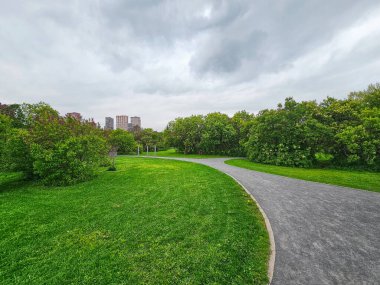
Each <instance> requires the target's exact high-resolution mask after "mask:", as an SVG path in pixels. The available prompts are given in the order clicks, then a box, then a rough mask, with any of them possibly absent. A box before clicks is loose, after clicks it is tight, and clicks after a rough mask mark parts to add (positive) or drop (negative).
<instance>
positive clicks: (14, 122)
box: [0, 103, 136, 185]
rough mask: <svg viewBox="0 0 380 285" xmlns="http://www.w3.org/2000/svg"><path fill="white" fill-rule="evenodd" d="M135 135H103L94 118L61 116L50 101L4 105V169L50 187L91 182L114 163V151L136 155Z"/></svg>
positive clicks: (0, 148)
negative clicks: (99, 171)
mask: <svg viewBox="0 0 380 285" xmlns="http://www.w3.org/2000/svg"><path fill="white" fill-rule="evenodd" d="M135 148H136V141H135V138H134V136H133V134H131V133H129V132H127V131H123V130H115V131H104V130H102V129H101V128H100V127H99V126H98V125H96V124H95V123H94V122H93V121H91V120H82V119H81V120H78V119H75V118H72V117H70V116H60V115H59V113H58V112H57V111H56V110H54V109H53V108H52V107H50V106H49V105H47V104H45V103H38V104H21V105H19V104H12V105H1V104H0V168H1V170H2V171H19V172H23V173H24V174H25V177H26V178H28V179H34V180H39V181H41V182H42V183H43V184H46V185H68V184H74V183H77V182H81V181H85V180H89V179H91V178H92V177H94V176H95V175H96V173H97V172H98V170H99V166H100V165H103V166H107V165H109V162H110V161H109V156H108V154H109V152H110V151H111V150H116V151H118V153H119V154H128V153H131V152H134V151H135Z"/></svg>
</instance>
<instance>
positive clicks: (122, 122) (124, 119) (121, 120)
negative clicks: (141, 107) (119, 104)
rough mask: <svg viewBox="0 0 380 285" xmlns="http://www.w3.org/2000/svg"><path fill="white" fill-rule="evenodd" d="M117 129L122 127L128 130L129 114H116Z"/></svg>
mask: <svg viewBox="0 0 380 285" xmlns="http://www.w3.org/2000/svg"><path fill="white" fill-rule="evenodd" d="M116 129H122V130H125V131H128V116H126V115H120V116H116Z"/></svg>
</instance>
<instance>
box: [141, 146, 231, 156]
mask: <svg viewBox="0 0 380 285" xmlns="http://www.w3.org/2000/svg"><path fill="white" fill-rule="evenodd" d="M141 155H145V156H146V155H149V156H161V157H187V158H219V157H226V155H224V156H223V155H216V154H184V153H182V152H177V151H176V149H174V148H171V149H168V150H161V151H157V152H156V154H155V153H154V151H153V152H149V153H148V154H147V153H146V152H143V153H141Z"/></svg>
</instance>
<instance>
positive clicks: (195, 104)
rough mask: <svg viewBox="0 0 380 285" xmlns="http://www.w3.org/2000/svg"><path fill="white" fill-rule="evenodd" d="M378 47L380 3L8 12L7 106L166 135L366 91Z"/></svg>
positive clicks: (2, 20)
mask: <svg viewBox="0 0 380 285" xmlns="http://www.w3.org/2000/svg"><path fill="white" fill-rule="evenodd" d="M379 39H380V2H379V1H378V0H372V1H370V0H361V1H356V0H332V1H317V0H308V1H301V0H298V1H293V0H273V1H268V0H262V1H254V0H242V1H238V0H234V1H232V0H231V1H207V0H201V1H197V0H192V1H187V0H183V1H175V0H170V1H158V0H130V1H126V0H124V1H122V0H114V1H93V0H91V1H85V0H78V1H71V0H65V1H49V0H46V1H38V0H34V1H17V0H12V1H5V0H0V102H2V103H16V102H17V103H20V102H30V103H34V102H39V101H44V102H47V103H49V104H51V105H52V106H53V107H54V108H56V109H57V110H59V111H60V112H61V113H62V114H64V113H66V112H70V111H77V112H80V113H82V114H83V115H84V116H85V117H94V118H95V120H96V121H99V122H101V123H102V124H103V121H104V117H105V116H115V115H117V114H126V115H130V116H133V115H138V116H141V117H142V123H143V127H153V128H155V129H158V130H161V129H163V128H164V127H165V125H166V124H167V122H168V121H169V120H171V119H174V118H175V117H178V116H187V115H191V114H206V113H208V112H212V111H221V112H225V113H228V114H233V113H234V112H236V111H238V110H243V109H245V110H247V111H250V112H257V111H258V110H260V109H264V108H273V107H275V106H276V105H277V103H278V102H281V101H283V100H284V98H285V97H288V96H293V97H294V98H296V99H298V100H310V99H317V100H321V99H323V98H325V97H326V96H334V97H337V98H343V97H345V96H346V95H347V93H348V92H349V91H353V90H362V89H365V88H366V87H367V85H368V84H370V83H375V82H380V40H379Z"/></svg>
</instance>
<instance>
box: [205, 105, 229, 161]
mask: <svg viewBox="0 0 380 285" xmlns="http://www.w3.org/2000/svg"><path fill="white" fill-rule="evenodd" d="M235 136H236V130H235V129H234V127H233V125H232V121H231V119H230V118H229V117H228V116H227V115H226V114H222V113H218V112H217V113H210V114H208V115H207V116H206V117H205V118H204V131H203V132H202V138H201V142H200V148H201V149H202V151H203V152H204V153H213V154H230V153H231V151H232V150H233V148H234V141H235Z"/></svg>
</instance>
